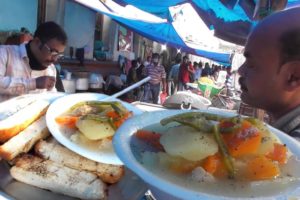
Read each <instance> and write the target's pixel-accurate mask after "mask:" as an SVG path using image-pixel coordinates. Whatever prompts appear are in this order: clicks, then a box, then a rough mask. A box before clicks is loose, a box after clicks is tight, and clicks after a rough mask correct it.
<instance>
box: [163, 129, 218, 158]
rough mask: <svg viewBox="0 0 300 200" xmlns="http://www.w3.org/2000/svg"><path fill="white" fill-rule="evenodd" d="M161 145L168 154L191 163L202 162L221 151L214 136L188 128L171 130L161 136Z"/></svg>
mask: <svg viewBox="0 0 300 200" xmlns="http://www.w3.org/2000/svg"><path fill="white" fill-rule="evenodd" d="M160 143H161V144H162V145H163V147H164V149H165V151H166V152H167V153H168V154H170V155H172V156H179V157H182V158H184V159H186V160H190V161H200V160H202V159H204V158H206V157H207V156H210V155H214V154H215V153H217V152H218V149H219V148H218V144H217V142H216V141H215V140H214V138H213V135H211V134H207V133H202V132H199V131H197V130H195V129H193V128H191V127H187V126H180V127H173V128H170V129H169V130H168V131H167V132H165V133H164V134H163V135H162V136H161V138H160Z"/></svg>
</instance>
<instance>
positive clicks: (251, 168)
mask: <svg viewBox="0 0 300 200" xmlns="http://www.w3.org/2000/svg"><path fill="white" fill-rule="evenodd" d="M279 174H280V170H279V167H278V165H277V164H276V163H274V162H273V161H272V160H271V159H269V158H267V157H266V156H262V155H260V156H256V157H254V158H253V159H251V160H250V161H249V162H248V163H247V167H246V176H247V178H248V179H249V180H266V179H271V178H274V177H276V176H278V175H279Z"/></svg>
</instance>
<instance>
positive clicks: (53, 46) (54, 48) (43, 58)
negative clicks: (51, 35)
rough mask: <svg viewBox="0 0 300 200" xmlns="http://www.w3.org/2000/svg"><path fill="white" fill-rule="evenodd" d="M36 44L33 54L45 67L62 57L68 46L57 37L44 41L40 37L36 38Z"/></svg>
mask: <svg viewBox="0 0 300 200" xmlns="http://www.w3.org/2000/svg"><path fill="white" fill-rule="evenodd" d="M34 45H35V48H34V50H33V54H34V56H35V58H36V59H37V60H38V62H39V63H40V64H41V65H42V66H43V67H44V68H46V67H47V66H49V65H51V64H53V63H54V62H56V61H57V60H58V59H59V58H61V57H62V56H63V52H64V50H65V47H66V46H65V45H64V44H62V42H60V41H59V40H57V39H51V40H49V41H47V42H45V43H42V42H41V41H40V40H39V39H37V38H35V42H34Z"/></svg>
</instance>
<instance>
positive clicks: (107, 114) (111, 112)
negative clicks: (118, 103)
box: [106, 111, 120, 119]
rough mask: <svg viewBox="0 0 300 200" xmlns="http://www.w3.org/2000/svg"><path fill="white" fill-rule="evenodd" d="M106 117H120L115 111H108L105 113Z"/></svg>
mask: <svg viewBox="0 0 300 200" xmlns="http://www.w3.org/2000/svg"><path fill="white" fill-rule="evenodd" d="M106 116H107V117H111V118H113V119H115V118H118V117H120V116H119V114H118V113H117V112H116V111H109V112H107V113H106Z"/></svg>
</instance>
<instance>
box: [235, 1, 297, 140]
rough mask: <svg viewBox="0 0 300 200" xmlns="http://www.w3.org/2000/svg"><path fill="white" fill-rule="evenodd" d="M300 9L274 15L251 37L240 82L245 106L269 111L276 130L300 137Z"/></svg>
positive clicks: (245, 52)
mask: <svg viewBox="0 0 300 200" xmlns="http://www.w3.org/2000/svg"><path fill="white" fill-rule="evenodd" d="M297 19H300V8H299V7H298V8H293V9H289V10H285V11H281V12H278V13H276V14H273V15H271V16H269V17H267V18H265V19H264V20H262V21H261V22H260V23H259V24H258V25H257V26H256V27H255V29H254V30H253V31H252V33H251V34H250V35H249V37H248V40H247V43H246V46H245V51H244V55H245V57H246V61H245V62H244V64H243V65H242V66H241V67H240V69H239V73H240V75H241V78H240V80H239V82H240V85H241V89H242V94H241V98H242V100H243V101H244V102H245V103H248V104H250V105H252V106H254V107H257V108H261V109H264V110H266V111H267V112H268V113H269V114H271V116H272V117H273V118H274V119H275V122H274V123H273V126H275V127H276V128H278V129H280V130H282V131H284V132H286V133H287V134H289V135H291V136H294V137H300V23H299V20H297Z"/></svg>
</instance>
